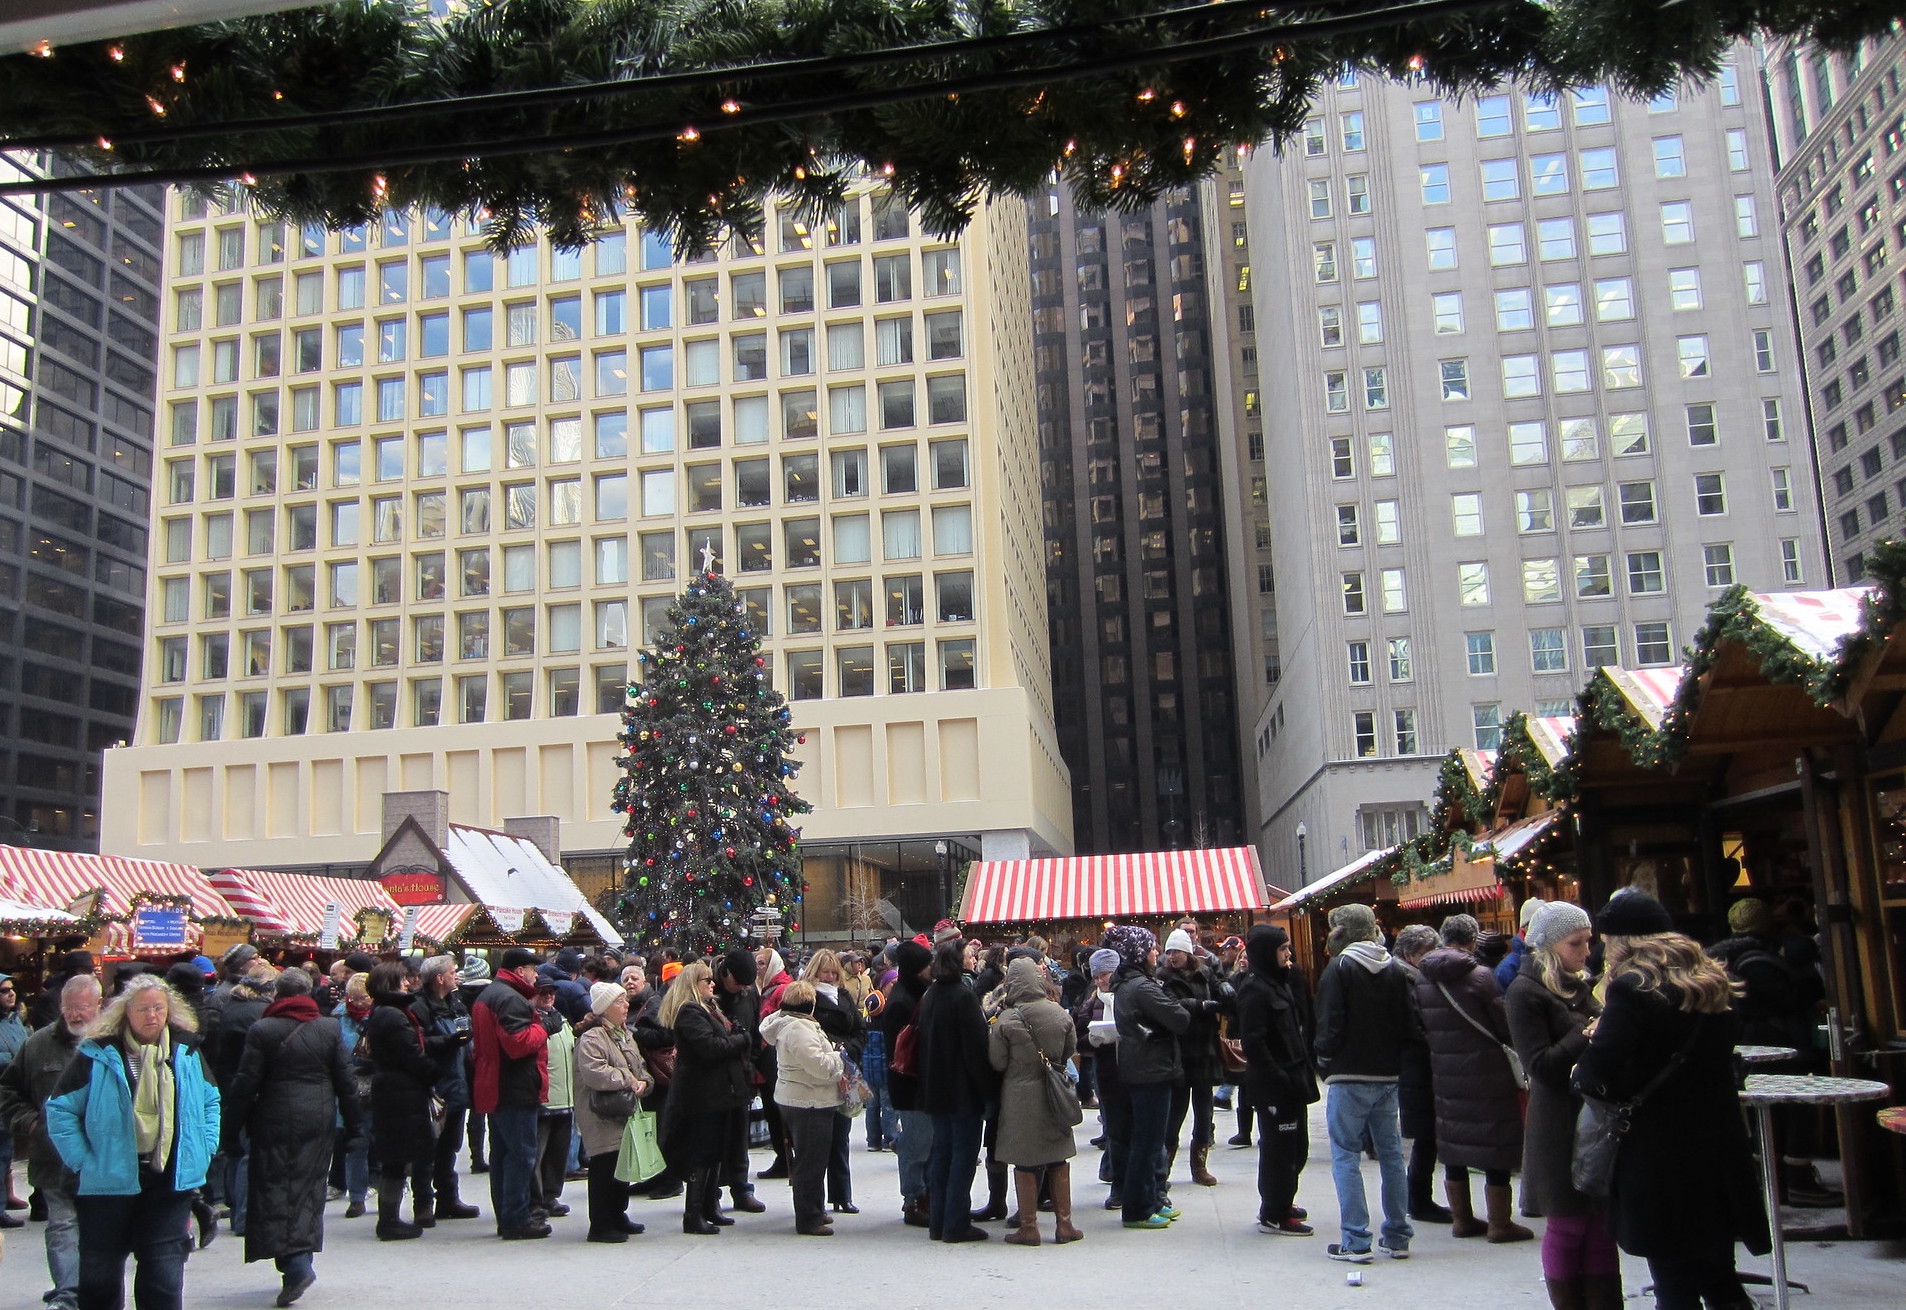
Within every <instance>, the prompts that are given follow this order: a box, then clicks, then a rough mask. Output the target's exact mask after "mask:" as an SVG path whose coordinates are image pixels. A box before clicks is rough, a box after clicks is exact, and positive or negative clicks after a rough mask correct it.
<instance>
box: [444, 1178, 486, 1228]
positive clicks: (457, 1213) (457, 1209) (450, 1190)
mask: <svg viewBox="0 0 1906 1310" xmlns="http://www.w3.org/2000/svg"><path fill="white" fill-rule="evenodd" d="M480 1213H482V1212H481V1211H479V1210H478V1209H477V1208H476V1207H475V1206H474V1205H465V1204H464V1203H463V1199H462V1198H461V1197H459V1196H458V1195H457V1176H456V1175H455V1174H451V1175H450V1178H449V1180H448V1182H446V1183H445V1184H444V1186H442V1187H439V1188H438V1189H437V1218H439V1219H474V1218H476V1217H477V1215H479V1214H480Z"/></svg>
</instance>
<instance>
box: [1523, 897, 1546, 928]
mask: <svg viewBox="0 0 1906 1310" xmlns="http://www.w3.org/2000/svg"><path fill="white" fill-rule="evenodd" d="M1547 904H1548V902H1547V901H1545V900H1543V899H1542V898H1541V897H1539V896H1531V897H1530V898H1529V899H1528V900H1526V901H1524V902H1522V908H1521V909H1520V910H1518V911H1517V912H1516V924H1517V926H1518V927H1520V928H1521V929H1522V931H1523V933H1524V934H1525V935H1526V934H1527V932H1528V931H1529V920H1531V919H1533V918H1534V917H1535V912H1536V911H1537V910H1539V909H1541V908H1542V907H1543V906H1544V905H1547Z"/></svg>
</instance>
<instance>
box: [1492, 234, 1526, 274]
mask: <svg viewBox="0 0 1906 1310" xmlns="http://www.w3.org/2000/svg"><path fill="white" fill-rule="evenodd" d="M1528 259H1529V246H1528V236H1527V233H1526V231H1525V230H1524V228H1523V225H1522V224H1520V223H1497V224H1493V225H1492V226H1491V227H1490V228H1489V262H1490V263H1491V264H1492V265H1495V266H1497V267H1501V266H1503V265H1505V264H1523V263H1527V262H1528Z"/></svg>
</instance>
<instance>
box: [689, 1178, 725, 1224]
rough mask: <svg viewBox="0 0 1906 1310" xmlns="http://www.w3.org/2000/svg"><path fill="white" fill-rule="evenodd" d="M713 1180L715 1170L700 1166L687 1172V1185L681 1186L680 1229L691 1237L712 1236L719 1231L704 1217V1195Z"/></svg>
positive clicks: (706, 1204)
mask: <svg viewBox="0 0 1906 1310" xmlns="http://www.w3.org/2000/svg"><path fill="white" fill-rule="evenodd" d="M714 1181H715V1171H714V1170H713V1169H708V1168H701V1169H697V1170H695V1171H694V1172H693V1173H691V1174H689V1176H688V1182H687V1185H686V1186H684V1187H683V1188H682V1231H683V1232H684V1233H687V1234H689V1235H690V1236H692V1237H712V1236H714V1235H715V1234H716V1233H719V1232H720V1231H721V1229H719V1228H717V1227H715V1225H713V1224H711V1223H709V1222H708V1220H707V1218H706V1217H705V1215H706V1211H707V1208H708V1203H707V1200H706V1199H705V1195H706V1192H707V1189H709V1188H710V1187H713V1186H714Z"/></svg>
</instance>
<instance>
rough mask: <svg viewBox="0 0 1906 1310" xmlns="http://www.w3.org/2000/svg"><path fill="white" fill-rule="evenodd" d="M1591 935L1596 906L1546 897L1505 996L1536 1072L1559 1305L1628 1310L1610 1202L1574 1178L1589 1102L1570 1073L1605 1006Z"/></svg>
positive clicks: (1540, 1204) (1534, 1179)
mask: <svg viewBox="0 0 1906 1310" xmlns="http://www.w3.org/2000/svg"><path fill="white" fill-rule="evenodd" d="M1590 939H1591V932H1590V929H1589V920H1588V912H1587V911H1586V910H1584V909H1582V907H1581V906H1579V905H1572V904H1570V903H1569V902H1567V901H1546V902H1544V903H1543V904H1542V905H1540V906H1538V907H1537V908H1536V910H1535V911H1534V913H1533V914H1531V915H1530V916H1529V920H1528V922H1527V923H1526V924H1524V925H1523V937H1522V943H1523V948H1524V949H1523V950H1522V951H1521V953H1520V956H1521V959H1520V964H1519V966H1518V969H1517V972H1516V976H1515V978H1514V979H1513V980H1512V981H1511V982H1510V984H1509V992H1508V995H1507V997H1505V1000H1506V1002H1507V1005H1508V1008H1509V1032H1510V1034H1511V1036H1513V1037H1514V1039H1515V1048H1516V1055H1517V1056H1518V1057H1519V1058H1520V1059H1521V1060H1522V1067H1523V1068H1524V1069H1525V1070H1527V1072H1528V1076H1529V1112H1528V1120H1527V1124H1526V1126H1525V1128H1524V1132H1523V1140H1522V1186H1523V1191H1524V1196H1525V1199H1526V1200H1527V1202H1528V1204H1529V1208H1530V1210H1531V1212H1532V1213H1538V1214H1541V1215H1542V1216H1544V1217H1545V1218H1546V1219H1547V1220H1548V1222H1547V1224H1545V1225H1544V1226H1543V1230H1542V1276H1543V1278H1545V1279H1546V1280H1547V1281H1548V1288H1549V1300H1550V1301H1551V1302H1552V1303H1553V1304H1554V1305H1555V1307H1556V1310H1620V1306H1621V1301H1622V1294H1621V1257H1620V1255H1619V1254H1617V1252H1616V1250H1615V1240H1614V1238H1612V1237H1610V1236H1609V1234H1608V1218H1607V1215H1606V1213H1605V1207H1604V1206H1603V1204H1602V1202H1601V1200H1600V1199H1599V1198H1597V1197H1592V1196H1585V1195H1583V1194H1582V1193H1581V1192H1579V1191H1577V1190H1576V1188H1575V1186H1574V1184H1573V1183H1572V1182H1571V1181H1570V1179H1569V1161H1570V1157H1571V1156H1572V1155H1573V1153H1574V1149H1575V1117H1576V1115H1577V1114H1579V1113H1580V1112H1581V1109H1582V1098H1581V1097H1579V1096H1577V1095H1576V1094H1575V1092H1574V1091H1573V1090H1572V1089H1571V1088H1570V1087H1569V1074H1570V1073H1571V1072H1573V1070H1574V1068H1575V1064H1576V1062H1577V1061H1578V1060H1580V1059H1581V1058H1582V1052H1584V1051H1586V1050H1587V1049H1588V1034H1589V1032H1590V1031H1591V1030H1592V1025H1593V1023H1594V1020H1595V1017H1596V1016H1597V1015H1599V1014H1600V1013H1601V1012H1602V1006H1601V1002H1600V1001H1599V1000H1598V999H1596V997H1595V995H1594V992H1593V989H1592V988H1591V987H1590V985H1589V980H1588V975H1587V974H1586V973H1585V972H1584V971H1583V970H1584V968H1585V966H1586V965H1587V963H1588V949H1589V942H1590Z"/></svg>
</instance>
